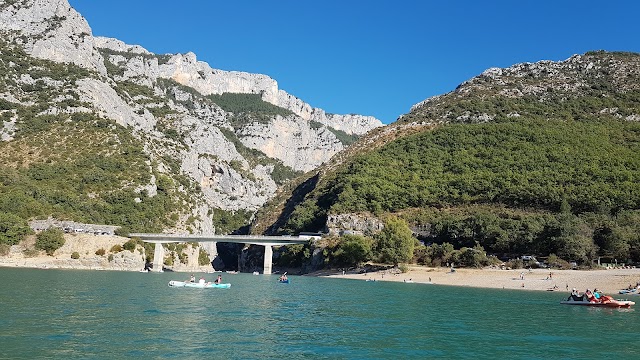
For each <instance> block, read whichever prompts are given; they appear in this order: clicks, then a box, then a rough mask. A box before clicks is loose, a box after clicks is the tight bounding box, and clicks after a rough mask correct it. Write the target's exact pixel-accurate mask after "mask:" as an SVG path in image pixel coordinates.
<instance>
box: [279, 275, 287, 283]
mask: <svg viewBox="0 0 640 360" xmlns="http://www.w3.org/2000/svg"><path fill="white" fill-rule="evenodd" d="M287 280H288V279H287V273H284V274H282V276H280V279H279V281H280V282H285V281H287Z"/></svg>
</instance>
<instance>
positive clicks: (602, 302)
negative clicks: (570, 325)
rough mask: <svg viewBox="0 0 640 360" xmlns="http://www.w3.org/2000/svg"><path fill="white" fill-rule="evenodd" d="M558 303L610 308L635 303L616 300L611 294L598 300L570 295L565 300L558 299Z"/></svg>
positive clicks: (623, 306) (628, 305) (583, 295)
mask: <svg viewBox="0 0 640 360" xmlns="http://www.w3.org/2000/svg"><path fill="white" fill-rule="evenodd" d="M560 304H565V305H583V306H596V307H610V308H628V307H631V305H635V304H636V303H635V302H633V301H629V300H616V299H614V298H612V297H611V296H607V295H604V296H602V297H601V298H600V299H598V300H589V298H588V297H587V296H586V295H585V294H582V295H581V296H577V295H570V296H569V297H568V298H567V300H564V301H560Z"/></svg>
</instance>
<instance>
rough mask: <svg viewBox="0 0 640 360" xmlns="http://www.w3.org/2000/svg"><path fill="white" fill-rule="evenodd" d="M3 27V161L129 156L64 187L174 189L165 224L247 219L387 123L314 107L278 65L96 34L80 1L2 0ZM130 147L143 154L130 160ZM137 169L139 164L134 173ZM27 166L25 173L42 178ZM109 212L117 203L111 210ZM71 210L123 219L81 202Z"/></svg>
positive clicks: (81, 195) (20, 167)
mask: <svg viewBox="0 0 640 360" xmlns="http://www.w3.org/2000/svg"><path fill="white" fill-rule="evenodd" d="M0 31H1V32H2V34H3V36H2V39H3V40H2V43H1V44H0V45H1V46H2V48H1V49H0V50H1V51H2V63H1V64H0V65H1V66H2V70H3V75H2V83H1V84H0V102H1V105H2V106H1V107H0V111H1V112H2V123H0V136H1V139H2V142H1V143H0V147H2V150H3V153H4V155H3V156H4V159H5V160H7V162H6V163H3V164H5V165H3V166H9V167H10V168H11V171H17V172H18V173H19V174H22V172H24V173H25V174H26V173H28V172H29V168H30V167H32V166H34V165H38V164H46V166H57V165H61V164H62V163H63V162H64V161H67V162H68V161H69V160H70V159H71V160H76V161H78V159H80V158H95V157H96V156H98V157H100V158H101V159H110V160H112V161H116V160H117V161H119V162H120V165H118V166H117V167H116V168H113V167H110V166H100V164H98V163H99V162H100V161H94V162H93V163H91V165H90V167H92V168H93V167H96V166H97V167H98V168H100V167H102V168H101V169H98V170H96V169H93V170H91V172H92V173H96V172H99V171H107V172H109V173H111V174H114V173H117V172H118V171H120V172H121V175H122V176H121V177H120V178H119V179H118V180H116V181H114V182H113V183H112V184H111V185H110V186H111V187H109V186H105V187H103V188H100V189H98V188H99V187H98V186H89V187H93V189H88V188H87V186H84V185H83V186H80V185H78V186H73V189H67V190H65V194H64V195H63V196H64V197H74V198H76V197H77V198H78V199H79V200H78V201H79V202H81V203H85V204H89V203H90V204H92V205H90V207H94V206H97V205H96V203H100V201H106V200H105V198H106V197H107V194H108V193H113V191H115V189H117V191H129V192H130V193H128V194H127V195H126V196H124V197H125V198H123V199H122V201H123V202H126V203H127V204H129V205H128V206H131V207H134V206H138V207H139V206H142V205H136V204H145V203H146V202H151V200H154V199H152V198H153V197H155V196H156V195H157V194H158V192H159V190H160V192H161V193H162V194H167V196H168V199H167V201H168V202H169V203H170V204H171V205H168V204H167V203H165V204H164V205H162V206H161V207H162V208H163V210H161V214H156V215H153V216H155V217H158V216H157V215H159V217H160V218H162V219H165V220H163V221H161V222H160V223H157V224H156V225H154V226H157V227H160V228H162V229H164V230H170V229H174V230H180V229H181V230H190V231H197V232H205V233H210V232H214V231H215V228H216V227H217V224H218V223H219V221H221V220H220V219H221V218H229V217H237V216H238V214H241V217H243V218H244V221H246V220H248V216H250V214H251V213H252V212H253V211H255V210H256V209H258V208H259V207H260V206H261V205H262V204H263V203H264V202H265V201H267V200H268V199H270V198H271V197H272V196H273V195H274V193H275V191H276V189H277V188H278V186H279V185H281V184H284V183H285V182H287V181H288V180H289V179H291V178H293V177H295V176H296V175H298V174H300V173H302V172H305V171H309V170H312V169H314V168H316V167H317V166H319V165H320V164H322V163H324V162H326V161H327V160H329V159H330V158H331V157H332V156H333V155H334V154H336V153H338V152H339V151H341V150H343V149H345V148H346V147H347V146H348V145H349V144H350V143H352V142H353V141H354V140H355V139H356V138H358V137H360V136H362V135H363V134H365V133H366V132H367V131H369V130H371V129H373V128H376V127H379V126H381V125H382V124H381V122H380V121H379V120H377V119H375V118H373V117H370V116H360V115H336V114H328V113H326V112H325V111H323V110H322V109H318V108H313V107H311V106H310V105H309V104H306V103H304V102H303V101H302V100H300V99H298V98H296V97H295V96H293V95H291V94H288V93H286V92H285V91H283V90H281V89H279V88H278V84H277V82H276V81H275V80H274V79H271V78H269V77H268V76H265V75H261V74H251V73H246V72H236V71H222V70H218V69H214V68H212V67H210V66H209V64H207V63H205V62H202V61H198V60H197V58H196V55H195V54H193V53H187V54H163V55H158V54H153V53H150V52H149V51H147V50H145V49H144V48H142V47H141V46H137V45H128V44H125V43H123V42H121V41H119V40H117V39H110V38H104V37H94V36H93V35H92V32H91V28H90V26H89V24H88V23H87V21H86V20H85V19H84V18H83V17H82V16H81V15H80V14H79V13H78V12H76V11H75V10H74V9H73V8H72V7H71V6H70V5H69V3H68V2H67V1H66V0H46V1H45V0H0ZM80 119H82V120H80ZM34 124H40V125H42V126H40V125H34ZM109 129H111V130H109ZM105 130H106V131H105ZM117 134H118V135H117ZM116 135H117V136H116ZM69 136H75V137H76V138H82V141H81V142H79V143H74V141H72V140H71V139H70V138H69ZM42 137H46V138H47V141H46V144H45V143H42V142H39V141H38V140H39V139H41V138H42ZM122 137H127V140H126V141H125V140H124V139H123V138H122ZM125 142H127V143H128V145H127V149H123V148H122V146H123V144H124V143H125ZM101 145H102V148H101ZM27 148H28V150H26V149H27ZM63 152H64V153H63ZM115 154H118V155H117V156H115ZM123 154H126V155H127V156H129V157H130V156H134V155H135V157H136V159H131V158H121V159H120V158H119V157H122V155H123ZM83 161H84V160H83ZM133 167H137V170H136V171H137V172H136V174H135V175H134V174H133V173H127V172H129V171H130V170H131V169H130V168H133ZM78 168H82V169H84V170H87V169H88V167H87V166H80V165H79V166H78ZM67 170H69V169H67ZM84 170H77V171H76V172H75V175H78V171H84ZM32 172H33V171H32ZM54 172H55V171H54ZM63 172H64V171H63ZM63 172H61V173H60V174H58V175H59V176H60V178H59V179H57V180H56V181H61V182H65V183H67V184H69V185H72V184H77V182H76V181H77V180H78V179H75V178H74V177H77V176H75V175H72V174H67V175H66V176H67V179H66V180H64V175H62V173H63ZM94 175H95V174H94ZM25 176H26V178H24V179H22V180H21V181H23V182H24V183H27V182H28V181H31V180H33V179H29V176H28V175H25ZM90 176H93V175H86V174H85V175H81V176H80V177H84V178H87V177H90ZM80 181H82V180H80ZM103 184H104V183H103ZM30 186H31V185H30ZM42 186H45V187H48V186H51V184H49V185H46V184H43V185H42ZM114 187H115V188H114ZM145 199H148V201H145ZM155 200H156V201H157V198H156V199H155ZM36 201H37V202H38V201H40V200H36ZM158 202H159V201H158ZM162 202H164V201H162ZM87 206H89V205H87ZM53 207H55V204H52V200H51V199H46V200H44V201H43V202H42V203H41V204H40V206H39V207H37V209H36V210H34V213H33V214H31V215H30V216H39V215H42V216H44V215H51V214H52V208H53ZM109 211H112V210H105V207H104V206H103V207H102V208H101V209H100V210H98V213H100V212H109ZM145 211H147V210H145ZM145 211H143V212H145ZM149 211H151V210H149ZM81 214H82V215H81ZM59 215H61V216H66V217H81V216H89V218H87V219H84V220H86V221H96V222H99V221H102V222H105V221H114V220H112V219H113V217H110V216H106V215H104V214H102V215H100V214H93V212H92V211H84V212H80V211H78V210H77V209H69V208H68V209H65V210H63V211H62V213H61V214H59ZM123 216H127V215H123ZM145 216H151V215H150V214H147V215H145ZM214 217H215V218H214ZM124 222H125V223H126V225H127V227H129V228H140V230H142V228H144V227H145V226H148V225H145V221H141V220H132V219H125V220H124ZM146 223H148V222H146Z"/></svg>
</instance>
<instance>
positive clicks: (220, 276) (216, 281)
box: [213, 275, 222, 284]
mask: <svg viewBox="0 0 640 360" xmlns="http://www.w3.org/2000/svg"><path fill="white" fill-rule="evenodd" d="M213 283H214V284H222V275H218V278H216V280H215V281H214V282H213Z"/></svg>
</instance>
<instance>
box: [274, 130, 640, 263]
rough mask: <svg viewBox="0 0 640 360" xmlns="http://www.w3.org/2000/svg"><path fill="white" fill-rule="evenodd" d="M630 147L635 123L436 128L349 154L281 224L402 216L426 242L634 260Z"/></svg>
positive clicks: (639, 201)
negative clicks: (330, 216) (356, 215)
mask: <svg viewBox="0 0 640 360" xmlns="http://www.w3.org/2000/svg"><path fill="white" fill-rule="evenodd" d="M639 146H640V125H639V124H637V123H635V122H625V121H615V120H602V121H590V122H576V121H568V122H567V121H542V120H512V121H504V122H496V123H485V124H474V125H469V124H467V125H447V126H442V127H440V128H438V129H436V130H434V131H428V132H423V133H420V134H416V135H412V136H409V137H405V138H402V139H400V140H398V141H395V142H392V143H389V144H388V145H387V146H385V147H383V148H381V149H380V150H378V151H374V152H370V153H368V154H364V155H361V156H359V157H357V158H355V159H354V160H353V161H352V163H351V164H350V165H349V166H347V167H345V168H344V169H342V170H341V171H340V172H338V173H337V174H335V176H334V177H333V178H331V179H330V180H329V181H327V185H326V186H325V187H323V188H321V189H319V190H317V192H316V193H315V196H312V197H309V199H308V200H307V201H306V202H304V203H303V204H302V205H301V206H299V207H298V208H297V209H296V210H295V211H294V213H293V216H292V217H291V218H290V220H289V222H288V225H287V226H288V230H289V231H291V232H295V231H299V230H300V229H309V228H313V227H314V226H317V225H319V224H322V223H323V222H324V221H325V217H326V215H327V213H328V212H331V213H349V212H370V213H373V214H378V215H381V214H384V213H399V212H404V217H405V218H406V219H407V220H409V221H410V223H411V224H412V225H413V226H415V227H417V228H419V227H420V226H422V227H428V231H426V232H425V235H424V236H423V238H424V240H426V241H427V242H436V243H444V242H449V243H452V244H454V245H455V246H456V247H458V248H459V247H462V246H467V247H473V246H474V245H476V244H480V245H482V246H483V247H484V248H485V249H486V250H488V251H490V252H493V253H502V254H517V253H535V254H540V255H545V256H546V255H549V254H552V253H554V254H558V255H561V256H562V257H563V258H565V259H567V260H580V261H587V260H589V259H593V258H594V257H595V256H596V255H605V256H615V257H617V258H620V259H628V258H630V259H632V260H633V261H640V237H638V236H636V235H634V232H633V230H634V229H635V227H636V226H637V225H635V224H634V222H633V221H632V220H631V219H636V218H637V217H638V215H639V214H640V213H639V212H638V210H639V209H640V182H639V180H640V179H639V177H640V172H639V171H638V170H639V169H640V155H638V154H640V152H639V150H640V148H639ZM408 209H413V210H411V211H407V210H408ZM439 209H440V210H439ZM446 209H449V210H446ZM509 209H514V210H509ZM515 209H521V210H519V211H516V210H515ZM630 227H631V228H630ZM611 234H616V235H615V236H614V235H611ZM605 235H606V236H605ZM603 236H605V237H607V240H605V239H604V238H603ZM614 238H615V239H614ZM613 242H616V244H613Z"/></svg>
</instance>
